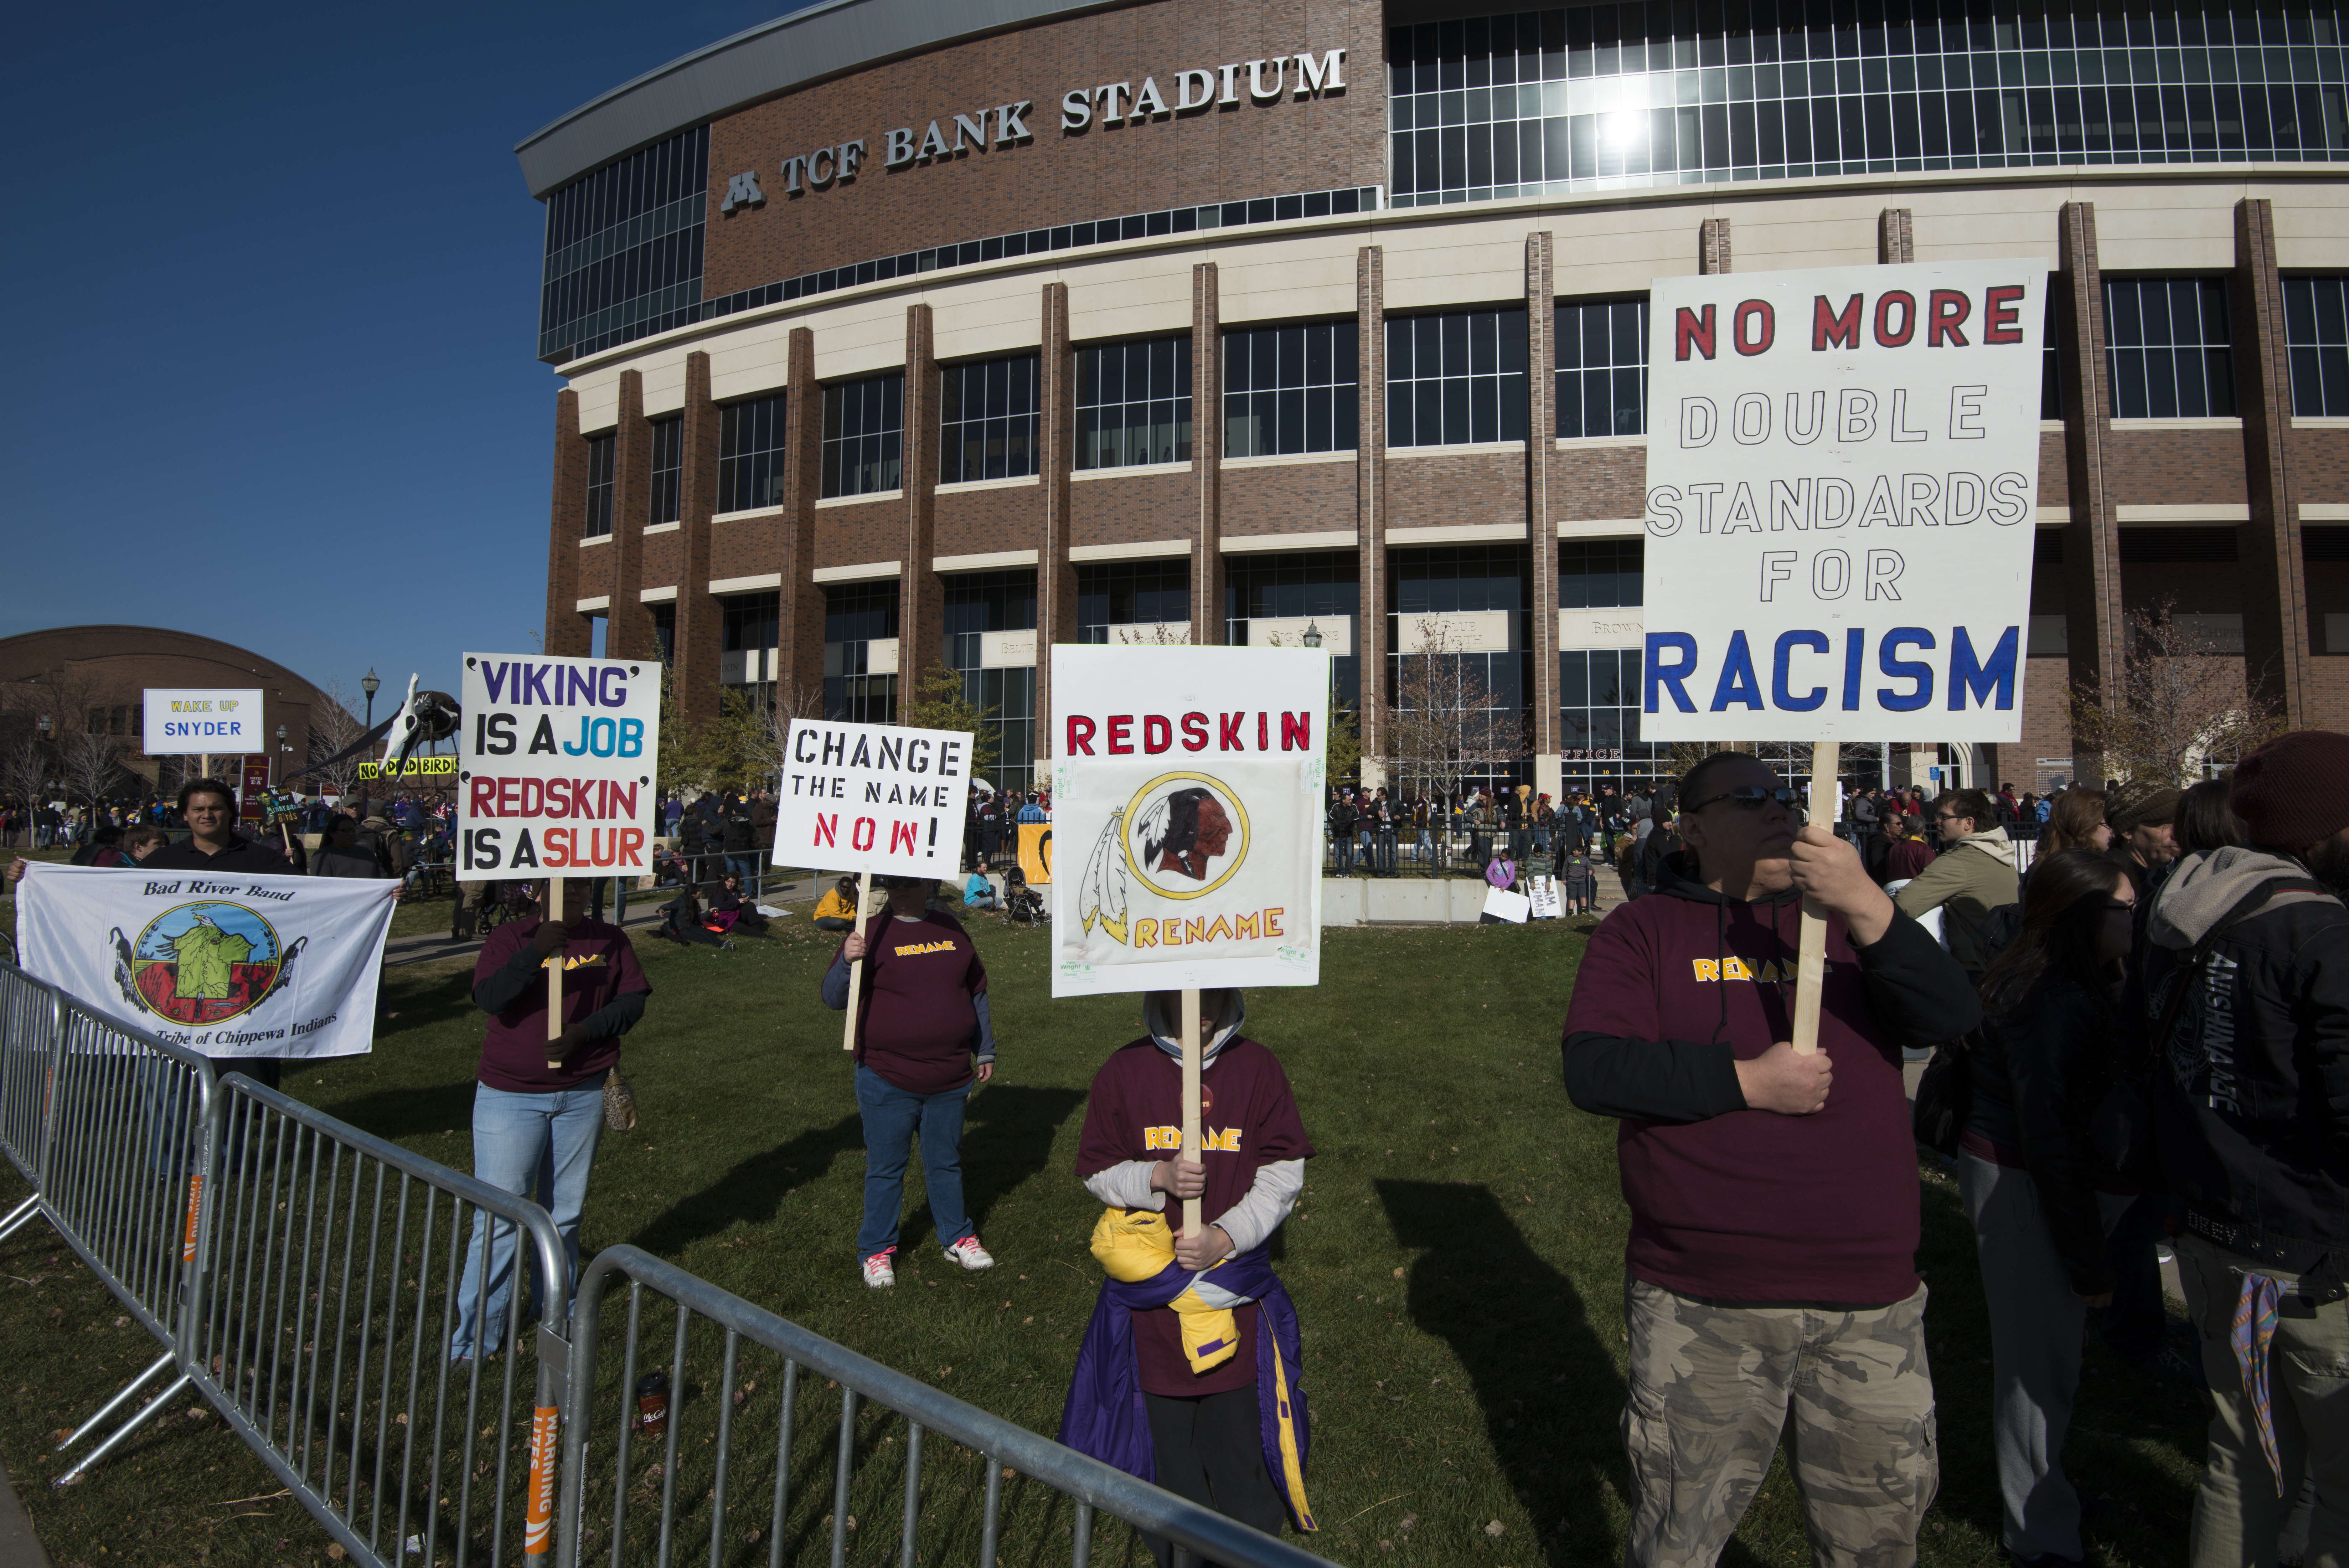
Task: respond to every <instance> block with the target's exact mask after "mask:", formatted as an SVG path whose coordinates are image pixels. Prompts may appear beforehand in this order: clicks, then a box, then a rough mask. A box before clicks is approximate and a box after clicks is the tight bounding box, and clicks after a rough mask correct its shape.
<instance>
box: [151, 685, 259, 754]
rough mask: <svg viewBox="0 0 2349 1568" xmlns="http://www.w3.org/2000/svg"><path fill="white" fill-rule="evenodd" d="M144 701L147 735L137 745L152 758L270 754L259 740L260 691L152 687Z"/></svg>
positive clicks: (257, 689) (256, 688) (255, 689)
mask: <svg viewBox="0 0 2349 1568" xmlns="http://www.w3.org/2000/svg"><path fill="white" fill-rule="evenodd" d="M140 697H141V698H143V699H144V712H143V715H142V718H141V722H142V723H143V724H144V725H145V729H144V730H143V731H142V732H141V733H140V738H139V744H140V749H141V750H143V751H144V752H145V753H147V754H148V755H149V756H150V757H162V756H195V755H202V754H203V753H212V754H213V755H219V754H221V753H227V752H265V751H267V750H269V748H268V747H267V746H266V745H264V744H263V743H262V739H261V691H260V688H258V687H255V688H254V689H252V690H250V691H245V690H241V689H238V688H234V687H232V688H229V689H227V690H219V689H214V688H210V687H186V686H150V687H148V688H147V689H146V690H145V691H142V692H140Z"/></svg>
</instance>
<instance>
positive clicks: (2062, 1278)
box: [1958, 849, 2137, 1563]
mask: <svg viewBox="0 0 2349 1568" xmlns="http://www.w3.org/2000/svg"><path fill="white" fill-rule="evenodd" d="M2136 906H2137V893H2136V889H2135V888H2132V887H2131V886H2130V883H2129V879H2128V878H2127V877H2126V876H2124V875H2123V874H2122V873H2121V870H2120V868H2119V867H2116V866H2115V865H2114V864H2113V863H2112V862H2111V861H2109V860H2107V859H2106V858H2105V857H2103V856H2101V855H2098V854H2096V853H2095V851H2093V850H2087V849H2065V850H2062V851H2059V852H2058V853H2057V854H2055V855H2054V856H2052V857H2049V858H2048V859H2046V860H2044V861H2042V862H2041V863H2040V867H2039V869H2038V871H2037V872H2036V873H2035V874H2034V875H2033V878H2032V897H2031V902H2030V904H2029V905H2028V906H2026V909H2025V914H2024V919H2023V928H2022V929H2021V930H2020V931H2019V932H2018V933H2017V934H2016V936H2015V938H2014V940H2013V941H2012V942H2010V943H2008V944H2007V946H2006V948H2005V949H2004V950H2003V951H2002V952H2000V953H1999V955H1998V957H1997V958H1996V959H1995V960H1994V961H1992V963H1991V965H1990V967H1989V969H1988V970H1987V971H1985V972H1984V973H1983V975H1982V1002H1983V1008H1984V1012H1986V1014H1987V1017H1986V1018H1985V1019H1984V1022H1983V1024H1982V1032H1981V1033H1980V1034H1979V1035H1978V1036H1977V1037H1976V1039H1975V1042H1974V1044H1973V1045H1972V1047H1971V1061H1970V1066H1971V1073H1972V1079H1973V1098H1972V1103H1971V1106H1970V1107H1969V1109H1968V1114H1967V1117H1966V1125H1965V1128H1964V1131H1963V1132H1962V1133H1961V1136H1960V1138H1959V1153H1958V1189H1959V1191H1960V1192H1961V1194H1962V1195H1963V1197H1964V1199H1965V1205H1966V1217H1967V1218H1968V1219H1969V1220H1971V1221H1972V1222H1973V1227H1974V1248H1975V1251H1976V1253H1977V1254H1978V1255H1979V1257H1980V1258H1981V1260H1982V1293H1983V1295H1984V1296H1986V1297H1987V1298H1988V1300H1989V1303H1990V1334H1991V1361H1992V1368H1993V1390H1994V1391H1993V1393H1992V1398H1991V1431H1992V1445H1993V1449H1994V1451H1995V1452H1996V1455H1997V1459H1998V1482H1999V1492H2000V1496H2001V1499H2002V1502H2003V1505H2004V1511H2005V1541H2006V1549H2007V1551H2008V1552H2011V1553H2013V1556H2014V1558H2015V1560H2016V1561H2017V1562H2018V1563H2077V1562H2079V1561H2080V1554H2081V1545H2080V1498H2079V1494H2078V1493H2077V1492H2075V1490H2073V1489H2072V1483H2071V1482H2070V1481H2069V1480H2066V1479H2065V1478H2064V1471H2063V1469H2062V1465H2061V1460H2062V1458H2063V1454H2064V1433H2065V1431H2066V1430H2067V1429H2068V1428H2070V1426H2071V1424H2072V1401H2073V1397H2074V1396H2075V1395H2076V1394H2077V1393H2078V1392H2079V1387H2080V1345H2081V1332H2082V1329H2083V1327H2084V1326H2085V1314H2086V1313H2087V1311H2088V1310H2089V1309H2090V1308H2100V1307H2106V1306H2109V1305H2111V1304H2112V1299H2113V1271H2112V1262H2111V1259H2110V1256H2109V1254H2108V1252H2107V1250H2106V1244H2105V1231H2106V1225H2107V1222H2108V1220H2117V1219H2118V1218H2119V1217H2120V1215H2121V1213H2122V1211H2123V1210H2126V1209H2127V1207H2128V1204H2129V1199H2128V1198H2127V1197H2126V1196H2107V1195H2104V1194H2100V1193H2099V1191H2098V1189H2097V1188H2098V1182H2097V1174H2096V1173H2097V1168H2098V1162H2097V1160H2096V1158H2095V1155H2094V1153H2093V1152H2092V1151H2091V1149H2090V1147H2089V1143H2088V1120H2089V1117H2090V1116H2091V1114H2092V1113H2093V1112H2094V1111H2095V1106H2096V1102H2097V1101H2098V1100H2099V1099H2100V1098H2101V1097H2102V1096H2103V1094H2104V1091H2105V1090H2106V1088H2107V1087H2109V1086H2110V1080H2111V1076H2112V1073H2111V1061H2112V1056H2111V1040H2112V1033H2113V1026H2114V998H2115V993H2116V991H2117V990H2118V986H2119V981H2120V964H2121V961H2122V960H2123V959H2125V958H2126V957H2127V954H2128V950H2129V933H2130V930H2131V929H2132V928H2131V913H2132V911H2133V910H2134V909H2136ZM2106 1185H2108V1186H2109V1185H2113V1184H2112V1183H2106Z"/></svg>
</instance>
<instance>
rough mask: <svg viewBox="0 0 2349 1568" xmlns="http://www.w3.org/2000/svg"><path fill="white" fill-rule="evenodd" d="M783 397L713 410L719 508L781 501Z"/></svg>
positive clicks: (747, 507)
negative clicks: (716, 441)
mask: <svg viewBox="0 0 2349 1568" xmlns="http://www.w3.org/2000/svg"><path fill="white" fill-rule="evenodd" d="M784 399H785V394H784V393H781V392H777V393H775V394H774V395H773V396H771V397H765V398H752V399H751V400H750V401H748V402H743V403H729V404H727V405H726V406H725V407H724V408H722V409H719V410H718V510H719V511H720V512H748V511H750V510H752V509H753V508H755V507H761V506H780V505H781V504H783V438H784V434H785V428H784V423H783V405H784Z"/></svg>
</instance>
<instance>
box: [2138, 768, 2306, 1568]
mask: <svg viewBox="0 0 2349 1568" xmlns="http://www.w3.org/2000/svg"><path fill="white" fill-rule="evenodd" d="M2344 780H2349V735H2342V734H2334V733H2333V732H2329V731H2323V730H2301V731H2296V732H2293V733H2291V734H2288V735H2284V736H2282V737H2281V738H2280V739H2277V740H2274V741H2271V742H2269V743H2268V744H2266V745H2264V746H2262V747H2261V748H2260V749H2259V750H2258V751H2256V752H2253V753H2251V755H2250V756H2248V757H2245V758H2244V759H2243V760H2242V762H2241V763H2240V764H2239V765H2238V766H2237V768H2236V769H2235V773H2234V776H2233V780H2232V786H2231V788H2230V791H2229V794H2228V804H2229V805H2230V806H2232V807H2233V809H2234V811H2235V814H2236V815H2238V816H2240V817H2241V818H2242V819H2243V822H2244V824H2245V825H2246V826H2247V828H2248V830H2249V837H2250V839H2251V846H2249V847H2231V846H2230V847H2227V848H2222V849H2215V850H2212V851H2210V852H2209V853H2208V854H2197V855H2189V856H2187V857H2184V858H2182V859H2180V860H2178V863H2177V865H2176V866H2175V867H2173V868H2172V869H2171V871H2170V873H2169V875H2168V877H2166V878H2165V879H2164V880H2163V881H2162V882H2161V884H2160V886H2159V888H2158V892H2157V893H2156V894H2155V897H2154V907H2153V909H2152V912H2151V914H2150V915H2149V916H2148V917H2147V924H2146V940H2145V941H2144V942H2143V943H2141V944H2140V946H2139V948H2138V951H2139V952H2140V953H2141V954H2143V955H2144V958H2143V961H2142V962H2141V963H2140V964H2139V966H2138V972H2137V975H2136V976H2134V977H2133V978H2132V980H2131V982H2130V992H2129V995H2128V997H2127V1000H2126V1003H2125V1006H2124V1009H2123V1018H2122V1022H2121V1028H2122V1031H2123V1044H2124V1046H2125V1047H2127V1046H2130V1045H2134V1046H2135V1048H2136V1050H2135V1052H2134V1059H2135V1060H2137V1061H2139V1062H2141V1063H2143V1064H2145V1065H2146V1067H2147V1069H2148V1070H2149V1073H2150V1077H2151V1094H2150V1098H2151V1101H2152V1109H2153V1127H2154V1134H2155V1144H2156V1147H2157V1148H2158V1151H2159V1155H2160V1160H2161V1168H2162V1177H2163V1185H2164V1186H2165V1187H2166V1189H2168V1193H2169V1196H2170V1199H2171V1201H2172V1203H2173V1204H2174V1205H2175V1206H2176V1207H2177V1208H2178V1210H2181V1211H2182V1219H2183V1228H2182V1230H2181V1231H2180V1233H2179V1235H2178V1273H2179V1276H2180V1280H2181V1282H2182V1283H2183V1284H2184V1286H2185V1290H2186V1298H2187V1306H2188V1310H2189V1314H2191V1316H2192V1317H2193V1320H2194V1324H2195V1327H2196V1329H2197V1331H2198V1333H2199V1336H2200V1340H2201V1351H2202V1366H2203V1370H2204V1371H2205V1372H2206V1373H2207V1374H2208V1375H2209V1380H2210V1392H2211V1395H2212V1397H2213V1398H2214V1400H2215V1402H2216V1410H2215V1413H2214V1414H2213V1416H2212V1417H2211V1421H2210V1441H2209V1466H2208V1469H2206V1470H2205V1471H2204V1474H2203V1478H2202V1482H2201V1487H2200V1490H2199V1491H2198V1492H2197V1494H2196V1497H2195V1502H2194V1524H2193V1531H2192V1534H2191V1536H2190V1538H2189V1552H2188V1555H2189V1560H2190V1562H2191V1563H2192V1564H2193V1568H2220V1565H2221V1564H2223V1565H2224V1568H2240V1564H2242V1563H2272V1562H2274V1561H2276V1556H2277V1546H2276V1541H2277V1536H2278V1534H2279V1532H2281V1531H2282V1529H2283V1526H2284V1521H2285V1519H2286V1517H2287V1515H2289V1514H2290V1512H2291V1511H2292V1505H2293V1503H2294V1501H2296V1500H2297V1499H2298V1498H2299V1497H2300V1496H2301V1494H2302V1487H2303V1482H2313V1494H2314V1497H2315V1508H2314V1513H2313V1516H2312V1518H2311V1520H2310V1521H2309V1527H2308V1528H2309V1534H2308V1549H2307V1560H2308V1561H2309V1562H2310V1563H2318V1562H2326V1563H2335V1562H2340V1561H2342V1560H2343V1559H2344V1557H2349V1397H2344V1393H2343V1386H2344V1384H2343V1376H2342V1373H2343V1369H2344V1367H2349V1299H2344V1298H2349V1283H2344V1275H2349V909H2344V907H2343V904H2342V901H2341V893H2342V891H2343V889H2344V888H2349V789H2344V787H2343V785H2344ZM2137 820H2138V821H2139V822H2142V821H2143V820H2144V817H2143V815H2142V814H2141V813H2140V814H2139V815H2138V816H2137ZM2114 826H2116V828H2117V827H2119V826H2120V819H2119V817H2118V816H2117V815H2116V818H2115V822H2114Z"/></svg>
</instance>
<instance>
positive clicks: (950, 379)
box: [938, 354, 1041, 484]
mask: <svg viewBox="0 0 2349 1568" xmlns="http://www.w3.org/2000/svg"><path fill="white" fill-rule="evenodd" d="M1040 364H1041V358H1040V356H1039V355H1036V354H1014V355H1011V356H1009V358H1002V359H980V360H977V361H975V362H973V363H971V364H968V365H948V366H946V367H945V368H943V369H941V370H940V371H939V372H938V378H939V383H940V385H939V400H938V483H940V484H954V483H961V482H966V481H969V480H974V479H1025V478H1027V477H1028V476H1029V475H1030V474H1032V473H1034V472H1036V466H1037V447H1038V417H1039V416H1038V410H1039V408H1040V403H1039V401H1038V381H1039V377H1040Z"/></svg>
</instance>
